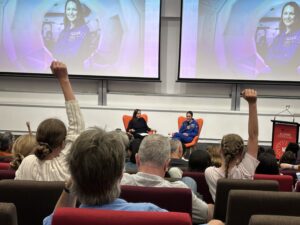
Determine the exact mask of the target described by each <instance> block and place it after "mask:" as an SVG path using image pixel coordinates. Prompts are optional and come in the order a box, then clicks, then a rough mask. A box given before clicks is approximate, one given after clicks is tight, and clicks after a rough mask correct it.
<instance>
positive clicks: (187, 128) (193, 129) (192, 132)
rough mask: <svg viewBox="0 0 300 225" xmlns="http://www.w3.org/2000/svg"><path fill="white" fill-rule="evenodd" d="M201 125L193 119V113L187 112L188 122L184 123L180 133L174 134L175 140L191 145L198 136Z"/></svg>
mask: <svg viewBox="0 0 300 225" xmlns="http://www.w3.org/2000/svg"><path fill="white" fill-rule="evenodd" d="M198 129H199V125H198V123H197V121H196V120H194V118H193V112H192V111H187V112H186V120H185V121H184V122H183V123H182V125H181V127H180V129H179V132H176V133H174V134H173V136H172V138H173V139H178V140H180V141H181V142H182V143H189V142H191V141H192V140H193V138H194V137H195V136H197V134H198Z"/></svg>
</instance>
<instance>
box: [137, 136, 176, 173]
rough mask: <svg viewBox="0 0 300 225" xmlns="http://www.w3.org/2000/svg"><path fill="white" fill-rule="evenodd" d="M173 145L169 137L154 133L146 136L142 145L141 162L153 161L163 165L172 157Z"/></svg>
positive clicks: (157, 164)
mask: <svg viewBox="0 0 300 225" xmlns="http://www.w3.org/2000/svg"><path fill="white" fill-rule="evenodd" d="M170 153H171V146H170V141H169V140H168V138H167V137H164V136H162V135H160V134H153V135H149V136H147V137H145V138H144V139H143V141H142V143H141V145H140V149H139V153H138V154H139V156H140V160H141V163H152V164H154V165H156V166H159V167H160V166H163V165H164V163H165V162H166V160H168V159H170Z"/></svg>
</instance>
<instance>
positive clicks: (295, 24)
mask: <svg viewBox="0 0 300 225" xmlns="http://www.w3.org/2000/svg"><path fill="white" fill-rule="evenodd" d="M299 20H300V8H299V6H298V4H297V3H296V2H287V3H286V4H285V5H284V6H283V8H282V11H281V20H280V27H279V29H280V32H286V31H287V29H289V30H291V31H295V30H298V29H299V28H300V21H299Z"/></svg>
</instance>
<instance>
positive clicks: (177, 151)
mask: <svg viewBox="0 0 300 225" xmlns="http://www.w3.org/2000/svg"><path fill="white" fill-rule="evenodd" d="M170 145H171V157H172V158H178V159H180V158H181V157H182V154H183V149H182V143H181V141H179V140H178V139H171V140H170Z"/></svg>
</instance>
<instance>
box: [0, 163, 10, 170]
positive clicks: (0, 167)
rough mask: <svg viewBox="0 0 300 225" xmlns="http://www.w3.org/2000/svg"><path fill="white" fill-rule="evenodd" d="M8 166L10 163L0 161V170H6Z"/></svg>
mask: <svg viewBox="0 0 300 225" xmlns="http://www.w3.org/2000/svg"><path fill="white" fill-rule="evenodd" d="M9 168H10V164H9V163H6V162H0V170H8V169H9Z"/></svg>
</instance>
